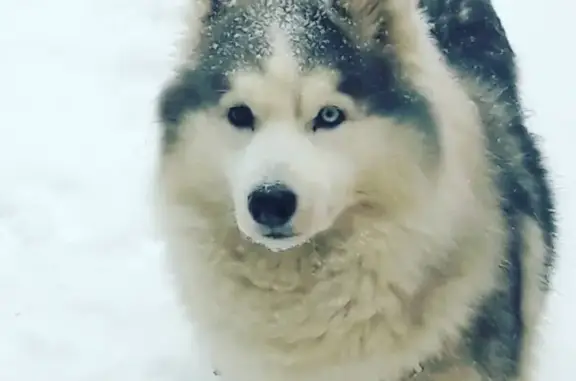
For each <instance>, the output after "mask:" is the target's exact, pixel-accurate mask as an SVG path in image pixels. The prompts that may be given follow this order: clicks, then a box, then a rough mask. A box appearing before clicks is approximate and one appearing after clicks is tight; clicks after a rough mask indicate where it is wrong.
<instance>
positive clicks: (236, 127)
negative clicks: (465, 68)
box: [160, 0, 440, 250]
mask: <svg viewBox="0 0 576 381" xmlns="http://www.w3.org/2000/svg"><path fill="white" fill-rule="evenodd" d="M202 22H203V25H204V26H203V28H202V30H201V36H200V39H199V40H200V43H199V46H197V48H196V52H195V57H194V62H193V63H191V64H190V66H189V67H188V68H185V69H183V70H182V71H181V73H180V74H179V76H178V78H176V80H175V81H174V82H173V84H171V85H170V86H169V87H167V89H166V90H165V91H164V93H163V95H162V97H161V102H160V114H161V119H162V122H163V125H164V158H163V160H164V162H165V165H166V166H170V167H172V169H171V173H172V174H171V175H170V176H165V177H164V181H169V182H173V183H174V184H178V185H177V187H179V188H180V189H179V191H180V192H181V193H186V194H187V197H186V200H187V202H193V203H198V205H201V204H203V205H207V204H217V205H220V206H223V208H220V209H219V210H220V211H221V213H225V214H226V213H228V214H229V218H230V219H235V221H236V224H237V226H238V229H239V230H240V231H241V232H242V233H244V235H246V236H247V237H248V238H250V239H251V240H253V241H255V242H257V243H261V244H263V245H265V246H266V247H268V248H269V249H271V250H285V249H289V248H291V247H294V246H297V245H300V244H302V243H304V242H306V241H307V240H310V239H311V238H313V237H314V236H315V235H316V234H318V233H320V232H323V231H326V230H329V229H331V228H332V227H333V225H334V224H335V222H336V221H337V219H338V217H339V216H341V215H342V213H343V212H345V211H347V210H353V208H351V207H353V206H358V205H361V204H362V205H365V206H366V205H367V206H368V207H372V208H373V209H374V208H377V209H378V210H379V213H382V214H383V215H385V214H388V215H390V216H393V215H395V214H398V213H401V211H402V210H405V209H406V208H410V207H413V206H414V205H417V204H418V202H421V201H423V200H425V198H426V193H427V191H428V190H429V188H430V187H431V181H432V180H431V179H432V177H433V176H432V174H433V173H434V170H435V168H436V166H437V161H438V160H437V159H438V158H439V148H440V147H439V143H438V134H437V131H436V129H435V126H434V123H433V122H432V119H431V117H430V115H429V114H430V112H429V108H428V106H427V101H426V99H425V98H424V97H423V96H422V95H420V94H419V93H418V92H417V91H415V90H414V89H413V88H412V87H411V86H410V83H409V81H408V80H407V79H406V78H404V77H403V73H402V67H401V64H400V61H399V60H397V57H395V49H394V48H393V46H390V43H389V42H387V41H386V38H385V33H382V30H381V29H380V28H376V29H374V28H373V29H374V32H373V33H372V32H371V33H370V34H369V35H368V36H367V35H366V33H365V32H366V30H368V29H370V28H369V27H370V25H368V28H367V26H366V25H363V24H362V23H360V22H356V20H354V19H353V18H352V16H350V15H349V14H348V13H347V12H346V11H345V8H341V7H340V6H336V5H333V4H328V5H327V4H326V2H323V1H320V0H318V1H317V2H315V1H305V0H302V1H301V2H299V1H294V0H275V1H273V2H272V3H270V1H264V0H253V1H247V0H246V1H245V4H244V3H238V4H222V3H220V2H215V1H213V2H212V3H211V4H210V11H209V12H208V14H207V15H205V17H203V18H202ZM174 168H176V169H174ZM174 184H173V185H174ZM215 217H216V216H215ZM222 217H223V216H218V218H222ZM352 217H353V215H352Z"/></svg>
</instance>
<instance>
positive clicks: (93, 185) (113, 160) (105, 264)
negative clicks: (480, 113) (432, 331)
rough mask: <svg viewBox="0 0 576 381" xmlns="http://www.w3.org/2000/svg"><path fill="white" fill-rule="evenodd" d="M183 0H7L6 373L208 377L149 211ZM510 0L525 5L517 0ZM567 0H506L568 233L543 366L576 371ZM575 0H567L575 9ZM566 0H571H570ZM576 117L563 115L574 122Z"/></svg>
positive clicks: (1, 193)
mask: <svg viewBox="0 0 576 381" xmlns="http://www.w3.org/2000/svg"><path fill="white" fill-rule="evenodd" d="M182 1H183V0H137V1H136V0H53V1H31V0H19V1H17V2H16V1H9V0H0V48H1V51H2V55H1V58H0V105H1V110H0V380H2V381H40V380H45V379H49V380H58V381H69V380H70V381H72V380H73V381H84V380H107V381H184V380H188V381H190V380H208V379H209V377H212V376H211V375H210V374H211V370H210V368H209V366H208V365H207V364H206V362H205V361H203V360H202V358H201V355H202V351H201V350H200V348H197V347H196V346H195V343H194V341H193V340H192V338H191V336H190V335H191V332H190V330H189V327H188V325H187V323H186V322H185V321H184V320H183V318H182V317H181V311H180V310H179V308H178V306H177V303H176V301H175V300H174V296H173V293H172V290H171V289H170V287H169V285H168V282H167V277H166V274H165V271H164V270H165V269H164V267H163V259H162V254H163V253H162V246H161V244H160V242H159V241H158V240H157V239H156V237H154V234H153V226H152V224H153V221H152V218H151V216H150V213H149V203H150V202H149V201H150V188H151V175H152V171H153V166H154V160H155V157H154V155H155V154H156V149H157V147H156V140H157V126H156V125H155V124H154V118H153V115H154V114H153V113H154V97H155V96H156V93H157V91H158V88H159V86H160V84H162V83H163V81H164V80H165V79H166V78H167V76H168V74H169V71H170V65H171V64H172V62H173V61H172V56H171V55H172V54H173V53H174V50H173V43H174V40H175V38H176V35H177V33H178V31H179V28H180V27H181V24H180V22H181V13H182V11H181V9H180V8H179V5H180V4H181V2H182ZM515 4H516V5H515ZM563 4H566V5H567V4H569V2H567V1H562V0H548V1H547V2H546V5H545V6H543V5H542V2H538V1H532V2H530V1H525V2H522V9H518V1H517V0H496V5H497V7H498V9H499V10H500V11H501V13H502V16H503V18H504V22H505V23H506V26H507V28H508V33H509V36H510V37H511V39H512V41H513V43H514V46H515V48H516V50H517V51H518V53H519V56H520V59H521V68H522V73H523V79H524V92H525V94H524V95H525V98H526V101H527V103H528V105H529V106H530V107H531V109H532V110H533V116H532V119H531V126H532V128H533V129H534V130H535V131H537V132H539V133H542V134H543V135H544V137H545V149H546V154H547V155H548V156H549V158H550V164H551V165H552V166H553V168H554V173H555V180H556V187H557V188H558V195H559V198H560V210H561V223H562V226H561V227H562V232H563V233H564V236H563V240H562V241H561V243H560V252H561V254H562V256H561V260H560V266H559V272H558V276H557V278H556V291H555V293H554V295H553V298H552V300H551V304H550V311H549V313H548V320H549V323H548V325H547V326H546V328H545V329H546V336H547V340H546V341H545V343H544V344H543V345H542V347H543V348H542V350H543V352H544V355H543V359H542V363H541V377H540V380H569V379H571V378H572V377H571V375H573V374H574V373H576V361H574V359H576V328H575V324H573V323H571V322H573V321H574V320H575V318H576V307H573V306H572V305H571V303H572V302H569V301H568V300H569V297H568V296H567V295H568V294H569V293H576V280H574V279H573V278H572V277H571V273H573V272H574V271H576V256H574V255H571V254H572V251H573V250H575V249H576V239H575V238H574V237H573V236H571V235H570V234H569V233H570V232H569V231H568V229H567V227H568V226H574V224H576V221H574V218H575V217H574V214H573V213H570V212H571V211H574V210H575V207H576V199H575V198H574V197H571V196H570V195H571V194H572V193H574V194H576V172H575V171H573V170H571V169H572V168H571V167H572V164H571V162H573V161H574V158H576V153H574V152H573V149H572V141H571V139H570V137H571V136H572V137H576V133H575V132H573V131H572V130H571V128H572V127H573V126H574V125H575V123H574V122H576V120H575V118H574V113H572V112H571V111H572V110H571V107H573V105H572V104H571V102H570V100H571V99H576V98H574V91H573V89H574V88H576V80H575V77H574V76H573V75H572V74H571V73H572V72H573V68H574V67H575V65H576V58H575V57H576V56H573V55H571V50H570V49H568V48H566V47H568V46H571V45H572V44H570V42H572V41H570V37H569V36H570V35H571V32H569V31H568V30H570V29H571V30H572V34H573V33H574V29H575V28H574V26H573V24H571V21H572V14H573V10H574V9H576V7H574V8H573V9H571V10H570V9H561V10H557V9H558V8H557V7H559V6H560V5H563ZM566 5H565V6H564V8H566ZM570 7H572V6H570ZM567 127H568V128H570V129H569V130H566V128H567Z"/></svg>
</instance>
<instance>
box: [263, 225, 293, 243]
mask: <svg viewBox="0 0 576 381" xmlns="http://www.w3.org/2000/svg"><path fill="white" fill-rule="evenodd" d="M261 230H263V231H261V233H260V234H262V236H263V237H265V238H270V239H278V240H282V239H288V238H294V237H296V236H298V234H296V232H294V230H293V229H292V227H291V226H289V225H287V226H281V227H275V228H270V227H266V228H261Z"/></svg>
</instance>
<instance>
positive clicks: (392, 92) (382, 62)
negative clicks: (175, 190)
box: [160, 0, 437, 143]
mask: <svg viewBox="0 0 576 381" xmlns="http://www.w3.org/2000/svg"><path fill="white" fill-rule="evenodd" d="M225 8H226V9H225V10H222V11H221V12H220V13H219V14H216V15H214V17H212V18H211V20H210V23H209V24H208V25H206V26H205V28H204V30H203V35H202V38H201V44H200V46H199V48H198V52H197V57H198V61H197V63H196V66H195V67H194V69H189V70H188V71H186V72H184V73H183V74H181V75H180V77H179V79H178V80H177V81H176V82H175V85H173V86H172V87H170V88H169V89H168V90H167V91H166V92H165V93H164V95H163V97H162V100H161V113H160V114H161V115H160V116H161V120H162V122H163V123H164V125H165V126H167V127H165V128H166V133H165V135H166V139H165V140H166V142H167V143H169V142H170V141H173V140H174V139H175V137H176V135H177V134H176V133H175V132H176V127H175V126H177V125H178V123H179V122H180V120H181V117H182V115H183V114H184V113H185V112H186V111H189V110H195V109H198V108H201V107H206V106H210V105H214V104H215V103H217V102H218V100H219V98H220V96H221V95H222V93H223V92H224V91H225V90H227V88H228V84H227V83H226V81H225V80H224V79H225V78H226V77H227V76H228V75H229V74H230V73H231V72H234V71H235V70H237V69H243V70H256V71H258V70H262V66H263V65H262V64H263V62H264V61H265V60H266V59H267V58H269V56H270V55H271V54H272V52H273V46H270V42H271V41H270V38H271V37H272V36H270V35H269V34H270V27H271V26H274V25H275V26H278V27H279V28H280V30H282V31H283V32H285V34H286V37H287V38H288V40H289V41H290V43H291V46H292V50H293V52H294V54H295V58H296V59H297V60H298V61H299V64H300V65H301V68H302V70H303V71H310V70H314V69H316V68H329V69H331V70H333V71H335V72H337V73H338V74H339V75H340V78H341V81H340V83H339V85H338V89H337V90H338V91H340V92H342V93H344V94H347V95H349V96H350V97H352V98H353V99H354V100H355V101H357V102H359V103H360V104H363V105H364V106H365V107H366V110H367V112H368V113H370V114H376V115H383V116H387V117H392V118H397V119H400V120H401V121H403V122H407V123H408V124H412V125H415V126H417V127H418V128H420V130H422V132H424V133H425V135H426V136H427V137H432V138H433V140H435V141H436V143H437V134H436V131H435V127H434V123H433V122H432V119H431V117H430V112H429V107H428V103H427V101H426V99H425V98H424V97H423V96H422V95H420V94H419V93H418V92H417V91H415V90H414V89H413V88H412V87H411V86H410V85H409V82H408V81H406V80H405V78H403V77H402V75H401V71H400V70H399V65H398V63H397V61H396V60H395V57H394V55H393V53H392V51H393V50H392V49H390V51H389V52H386V51H384V50H381V51H374V50H373V49H374V48H373V47H372V48H371V47H369V44H365V45H362V43H361V42H357V41H356V40H353V39H352V38H351V37H350V34H349V32H350V30H348V29H350V28H352V25H351V24H350V23H346V20H343V19H342V15H341V13H337V9H329V8H328V7H327V5H325V2H324V1H322V0H317V1H311V0H251V1H246V2H242V3H241V4H240V5H238V6H234V7H225ZM343 25H344V27H343ZM345 29H346V31H345ZM214 82H216V83H217V84H216V86H215V85H214ZM169 126H172V127H171V129H172V131H173V132H170V133H169V132H168V131H170V127H169ZM170 136H173V138H170Z"/></svg>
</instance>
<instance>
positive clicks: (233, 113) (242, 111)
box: [227, 105, 255, 130]
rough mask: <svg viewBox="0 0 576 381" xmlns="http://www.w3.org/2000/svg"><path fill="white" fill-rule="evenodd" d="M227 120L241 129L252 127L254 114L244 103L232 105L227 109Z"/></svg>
mask: <svg viewBox="0 0 576 381" xmlns="http://www.w3.org/2000/svg"><path fill="white" fill-rule="evenodd" d="M227 117H228V121H229V122H230V124H231V125H233V126H234V127H237V128H241V129H251V130H253V129H254V122H255V118H254V114H253V113H252V110H251V109H250V107H248V106H246V105H238V106H233V107H230V108H229V109H228V115H227Z"/></svg>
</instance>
